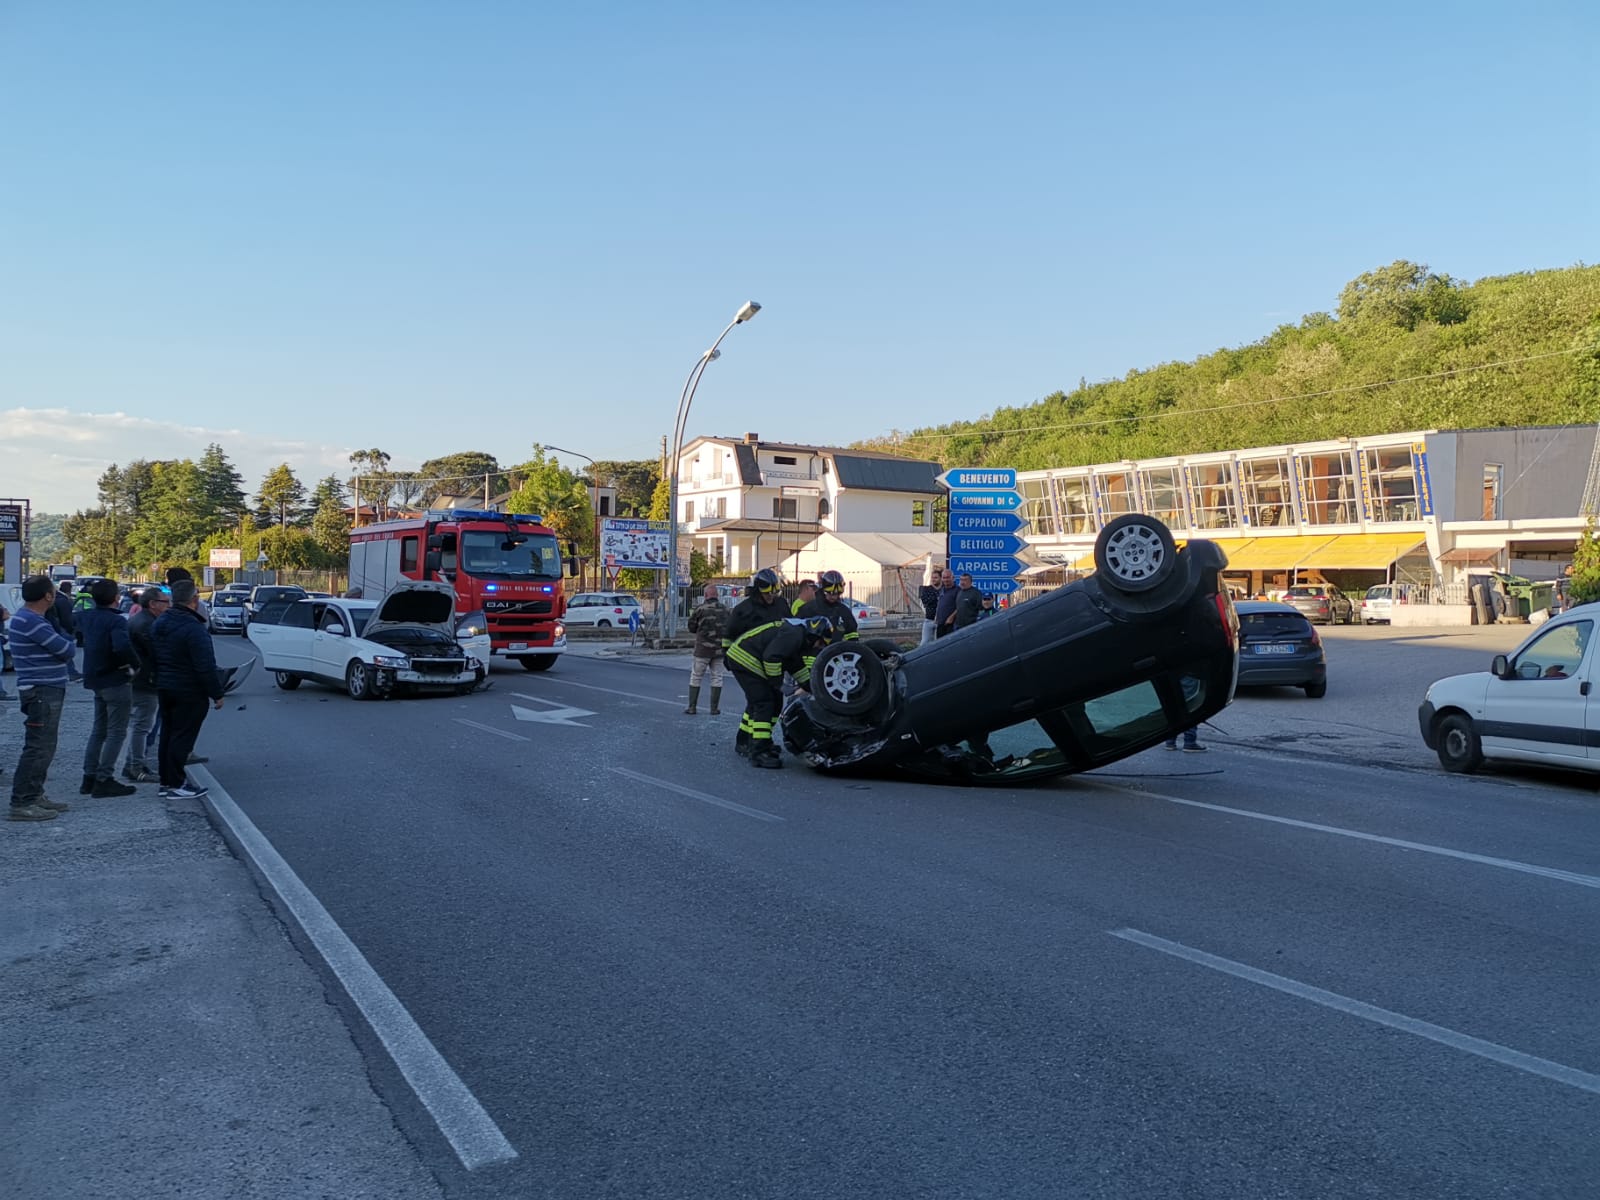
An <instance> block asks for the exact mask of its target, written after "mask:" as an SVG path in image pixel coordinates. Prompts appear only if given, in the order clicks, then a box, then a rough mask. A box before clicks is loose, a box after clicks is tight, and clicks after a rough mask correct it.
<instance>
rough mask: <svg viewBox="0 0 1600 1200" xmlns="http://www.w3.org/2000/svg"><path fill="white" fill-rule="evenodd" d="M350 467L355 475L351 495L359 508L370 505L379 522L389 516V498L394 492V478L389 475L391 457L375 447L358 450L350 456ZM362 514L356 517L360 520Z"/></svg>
mask: <svg viewBox="0 0 1600 1200" xmlns="http://www.w3.org/2000/svg"><path fill="white" fill-rule="evenodd" d="M350 465H351V466H352V467H353V468H355V473H354V475H353V476H352V477H351V480H350V493H351V495H352V496H353V497H354V498H355V503H356V505H357V507H358V508H359V506H360V505H362V504H370V505H371V506H372V507H373V510H374V511H375V512H376V513H377V516H378V520H380V521H382V520H385V519H386V518H387V517H388V515H389V497H390V495H391V494H392V493H393V492H394V477H393V476H392V475H391V474H390V473H389V455H388V454H387V453H386V452H385V451H382V450H379V449H378V448H377V447H376V446H374V447H373V448H372V449H370V450H356V451H354V452H353V453H352V454H351V455H350ZM360 515H361V514H360V513H359V512H357V514H356V516H357V517H358V518H359V517H360Z"/></svg>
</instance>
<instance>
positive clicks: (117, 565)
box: [61, 508, 127, 575]
mask: <svg viewBox="0 0 1600 1200" xmlns="http://www.w3.org/2000/svg"><path fill="white" fill-rule="evenodd" d="M61 536H62V537H63V538H64V539H65V540H66V543H67V548H68V550H69V551H70V552H71V553H72V555H74V556H75V557H77V558H79V559H81V561H82V565H83V568H84V570H85V571H86V572H87V573H89V574H93V575H118V574H121V573H122V570H123V568H124V567H125V566H126V565H127V547H126V544H125V543H124V542H123V540H122V536H121V535H120V534H119V532H118V529H117V520H116V518H114V517H113V516H111V515H110V514H109V513H107V512H106V510H105V509H104V508H84V509H79V510H78V511H77V512H75V513H73V514H72V515H71V516H70V517H68V518H67V519H66V520H65V521H63V522H62V523H61Z"/></svg>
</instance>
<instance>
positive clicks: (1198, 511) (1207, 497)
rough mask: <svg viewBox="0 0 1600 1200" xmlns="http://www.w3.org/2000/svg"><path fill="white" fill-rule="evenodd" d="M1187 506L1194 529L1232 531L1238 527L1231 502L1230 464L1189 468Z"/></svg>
mask: <svg viewBox="0 0 1600 1200" xmlns="http://www.w3.org/2000/svg"><path fill="white" fill-rule="evenodd" d="M1189 503H1190V513H1191V516H1192V520H1193V524H1194V528H1196V529H1233V528H1235V527H1237V526H1238V525H1239V524H1240V521H1239V506H1238V504H1237V502H1236V501H1235V499H1234V488H1233V464H1232V463H1231V462H1219V463H1201V464H1198V465H1196V466H1192V467H1190V468H1189Z"/></svg>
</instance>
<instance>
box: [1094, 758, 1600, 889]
mask: <svg viewBox="0 0 1600 1200" xmlns="http://www.w3.org/2000/svg"><path fill="white" fill-rule="evenodd" d="M1083 782H1085V783H1090V781H1089V780H1087V779H1085V780H1084V781H1083ZM1091 786H1093V787H1096V788H1099V789H1101V790H1102V791H1109V792H1118V793H1120V794H1122V795H1127V796H1145V797H1148V798H1149V799H1151V800H1165V801H1166V802H1167V803H1168V804H1182V805H1185V806H1187V807H1189V808H1205V809H1210V810H1211V811H1212V812H1219V813H1226V814H1227V815H1229V816H1231V817H1249V818H1250V819H1251V820H1254V821H1271V822H1272V823H1273V824H1274V825H1292V826H1294V827H1295V828H1296V829H1310V830H1313V831H1314V832H1316V833H1332V834H1337V835H1338V836H1339V837H1347V838H1355V839H1356V840H1357V841H1362V842H1377V843H1378V844H1379V845H1382V846H1395V847H1398V848H1399V849H1401V850H1415V851H1417V852H1418V853H1421V854H1437V855H1439V856H1440V857H1441V858H1455V859H1460V860H1461V861H1462V862H1470V863H1477V864H1478V865H1479V866H1484V867H1498V868H1499V869H1500V870H1502V871H1521V872H1522V873H1523V874H1525V875H1538V876H1540V877H1542V878H1544V879H1554V880H1556V881H1558V882H1560V883H1575V884H1577V885H1578V886H1579V887H1588V888H1600V876H1595V875H1580V874H1578V872H1576V871H1563V870H1561V869H1560V868H1559V867H1540V866H1536V865H1534V864H1533V863H1525V862H1517V861H1516V860H1515V859H1512V858H1491V857H1490V856H1489V855H1487V854H1472V853H1469V852H1468V851H1466V850H1451V849H1450V848H1449V847H1447V846H1431V845H1429V844H1428V843H1426V842H1408V841H1406V840H1405V839H1404V838H1392V837H1384V836H1383V835H1382V834H1377V833H1362V832H1361V831H1360V830H1359V829H1342V828H1340V827H1339V826H1337V825H1319V824H1317V823H1316V822H1315V821H1298V820H1296V819H1295V818H1293V817H1280V816H1277V815H1275V814H1273V813H1264V812H1255V811H1253V810H1251V809H1248V808H1230V807H1229V806H1228V805H1226V804H1208V803H1206V801H1204V800H1186V799H1184V798H1183V797H1182V796H1163V795H1162V794H1161V793H1160V792H1146V791H1142V790H1140V789H1138V788H1127V787H1118V786H1117V785H1115V784H1110V783H1092V784H1091Z"/></svg>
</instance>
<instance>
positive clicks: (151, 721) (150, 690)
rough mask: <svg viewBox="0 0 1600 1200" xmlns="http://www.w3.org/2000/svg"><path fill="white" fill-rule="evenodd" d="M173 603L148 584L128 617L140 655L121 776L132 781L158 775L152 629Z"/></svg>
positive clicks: (157, 699) (157, 701)
mask: <svg viewBox="0 0 1600 1200" xmlns="http://www.w3.org/2000/svg"><path fill="white" fill-rule="evenodd" d="M170 607H172V598H171V597H169V596H168V595H167V594H166V593H165V592H163V591H162V590H161V589H160V588H158V587H148V588H145V590H144V592H143V593H142V594H141V595H140V597H139V607H138V611H137V612H135V613H134V614H133V615H132V616H131V617H129V618H128V640H129V641H130V642H132V643H133V651H134V653H135V654H137V655H138V656H139V667H138V670H137V671H135V673H134V676H133V707H132V709H131V710H130V713H129V719H128V761H127V763H126V764H125V765H124V766H123V768H122V776H123V778H124V779H126V780H128V782H129V783H155V782H157V780H158V779H159V776H158V775H157V774H156V772H155V771H152V770H151V769H150V767H151V762H150V742H151V738H150V735H151V734H152V733H153V732H155V727H156V713H157V711H158V710H159V706H160V702H161V698H160V696H159V695H158V694H157V692H156V648H155V643H153V642H152V641H151V640H150V629H151V627H152V626H154V625H155V623H156V618H158V617H159V616H161V614H162V613H164V612H166V611H167V609H168V608H170Z"/></svg>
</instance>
